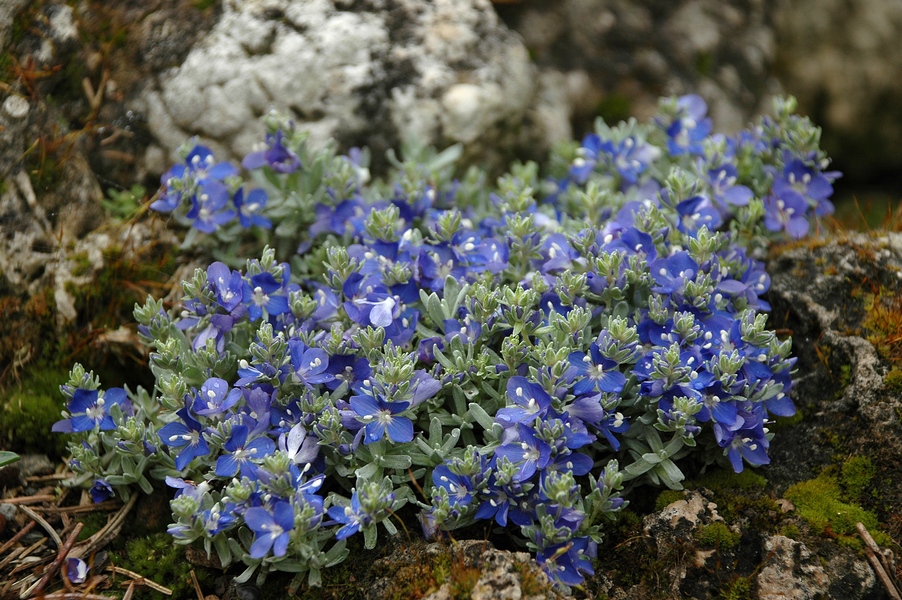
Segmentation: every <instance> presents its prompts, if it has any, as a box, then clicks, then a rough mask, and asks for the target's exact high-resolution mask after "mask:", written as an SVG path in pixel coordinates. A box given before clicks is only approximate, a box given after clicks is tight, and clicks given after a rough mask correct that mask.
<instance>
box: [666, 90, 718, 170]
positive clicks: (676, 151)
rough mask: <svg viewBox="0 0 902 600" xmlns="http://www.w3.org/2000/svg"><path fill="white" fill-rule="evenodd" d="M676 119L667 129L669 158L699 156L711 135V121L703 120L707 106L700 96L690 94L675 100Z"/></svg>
mask: <svg viewBox="0 0 902 600" xmlns="http://www.w3.org/2000/svg"><path fill="white" fill-rule="evenodd" d="M677 108H678V112H677V115H676V118H675V119H674V120H673V122H672V123H671V124H670V125H669V126H668V127H667V137H668V139H667V150H668V152H670V154H671V156H679V155H681V154H701V153H702V152H703V150H704V146H703V142H704V140H705V138H707V137H708V134H710V133H711V119H708V118H705V114H706V113H707V112H708V105H707V104H706V103H705V101H704V100H703V99H702V97H701V96H697V95H695V94H690V95H687V96H681V97H680V98H678V99H677Z"/></svg>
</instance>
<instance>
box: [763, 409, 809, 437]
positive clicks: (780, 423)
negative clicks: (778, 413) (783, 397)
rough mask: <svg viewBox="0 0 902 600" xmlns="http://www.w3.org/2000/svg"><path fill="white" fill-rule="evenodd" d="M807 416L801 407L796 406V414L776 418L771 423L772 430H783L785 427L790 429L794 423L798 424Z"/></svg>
mask: <svg viewBox="0 0 902 600" xmlns="http://www.w3.org/2000/svg"><path fill="white" fill-rule="evenodd" d="M804 418H805V414H804V413H803V412H802V409H801V408H796V414H794V415H792V416H791V417H777V418H776V419H774V422H773V423H772V424H771V425H770V430H771V431H774V432H776V431H781V430H783V429H789V428H790V427H793V426H794V425H798V424H799V423H801V422H802V420H803V419H804Z"/></svg>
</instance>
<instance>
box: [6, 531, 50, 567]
mask: <svg viewBox="0 0 902 600" xmlns="http://www.w3.org/2000/svg"><path fill="white" fill-rule="evenodd" d="M46 543H47V538H45V537H42V538H41V539H39V540H38V541H36V542H35V543H33V544H32V545H31V546H29V547H28V548H24V549H23V548H18V549H17V550H13V551H12V552H11V553H10V555H9V556H7V557H6V558H4V559H3V562H0V567H5V566H6V565H7V564H9V563H11V562H12V561H13V560H21V559H23V558H25V557H26V556H28V555H29V554H31V553H32V552H34V551H35V550H37V549H38V548H40V547H41V546H43V545H44V544H46ZM30 566H32V565H29V564H26V565H25V566H22V565H19V566H18V567H16V568H15V569H13V570H12V571H11V573H18V572H19V571H22V570H24V569H27V568H28V567H30Z"/></svg>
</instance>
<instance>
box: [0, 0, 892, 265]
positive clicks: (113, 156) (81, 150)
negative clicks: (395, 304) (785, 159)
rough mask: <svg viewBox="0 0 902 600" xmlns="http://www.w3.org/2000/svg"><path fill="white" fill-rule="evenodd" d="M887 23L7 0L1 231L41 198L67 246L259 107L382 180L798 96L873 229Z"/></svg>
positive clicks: (523, 1)
mask: <svg viewBox="0 0 902 600" xmlns="http://www.w3.org/2000/svg"><path fill="white" fill-rule="evenodd" d="M900 32H902V2H899V1H898V0H857V1H856V2H849V1H848V0H792V1H790V0H556V1H549V0H493V1H492V0H315V1H314V0H246V1H242V2H238V1H235V0H227V1H226V0H147V1H143V0H142V1H137V0H123V1H117V2H109V1H99V0H69V1H63V0H3V1H2V2H0V104H2V109H0V179H2V181H3V184H2V186H3V187H2V189H0V191H2V192H3V194H0V228H3V231H4V232H5V234H6V238H7V241H8V238H9V233H10V231H11V230H17V231H21V230H23V229H24V230H29V227H31V221H33V220H34V218H36V217H34V215H32V214H31V213H32V212H33V206H35V205H37V206H40V207H41V208H42V210H43V213H44V215H43V217H40V218H43V219H44V220H45V221H46V223H42V224H40V225H41V227H40V228H39V229H42V230H52V231H56V232H57V234H58V235H59V236H60V237H61V238H65V237H67V236H71V237H74V238H78V237H79V236H82V235H84V234H85V233H86V232H87V231H90V230H91V229H93V228H94V227H96V225H97V223H98V222H99V221H101V220H102V218H103V211H102V210H101V206H102V202H105V203H106V204H107V206H111V205H115V204H116V203H121V204H123V206H120V209H119V210H120V212H121V213H123V214H125V213H126V212H127V210H128V209H129V208H130V207H132V208H133V207H134V205H136V204H137V203H140V201H142V200H145V199H146V198H147V197H149V195H151V194H153V193H154V192H155V191H156V189H157V187H158V185H159V176H160V175H161V174H162V173H163V172H165V170H166V169H167V168H168V167H169V165H170V164H172V162H173V161H175V160H176V158H177V149H178V148H179V146H180V145H181V144H183V143H185V142H186V141H187V140H188V139H190V138H192V137H194V136H196V137H197V138H198V139H199V140H200V141H201V142H203V143H205V144H207V145H209V146H210V147H211V148H213V149H214V151H215V152H216V153H217V156H218V157H221V158H224V159H225V158H231V159H236V158H238V157H240V156H242V155H243V154H244V153H246V152H248V151H250V150H251V149H252V148H253V144H254V143H257V142H259V140H261V139H262V134H263V125H262V123H261V119H260V117H261V116H263V115H265V114H267V113H268V112H269V111H270V110H271V109H277V110H280V111H282V112H284V113H286V114H287V115H289V116H290V117H291V118H292V119H294V120H295V122H296V123H298V124H299V125H300V126H301V127H304V128H306V129H308V130H309V131H310V132H311V140H312V141H313V142H314V143H325V142H326V140H327V139H330V138H331V139H334V140H336V141H337V143H338V145H339V146H340V147H341V148H342V149H347V148H349V147H351V146H364V145H365V146H368V147H370V148H371V150H372V155H373V157H374V164H373V169H374V171H375V172H376V173H378V171H379V169H380V168H381V167H382V166H384V160H383V157H384V155H385V151H386V150H388V149H389V148H396V147H398V146H399V145H400V143H401V142H402V141H404V140H406V139H410V138H412V137H413V138H416V139H418V140H419V141H420V142H424V143H427V144H433V145H436V146H445V145H449V144H452V143H461V144H463V145H464V148H465V153H464V160H465V161H469V162H471V163H479V164H483V165H486V166H489V167H494V168H499V167H501V166H503V165H506V164H507V163H508V162H509V161H510V160H511V159H514V158H519V159H535V160H540V161H541V160H542V159H543V158H544V157H547V154H548V152H549V150H550V148H551V147H553V145H554V144H555V143H556V142H559V141H561V140H564V139H570V138H576V139H580V138H581V137H582V136H583V135H584V134H585V133H587V132H588V131H590V130H591V128H592V123H593V121H594V119H595V118H596V117H598V116H601V117H603V118H604V119H605V120H606V121H609V122H617V121H619V120H621V119H625V118H628V117H630V116H635V117H637V118H638V119H640V120H643V119H647V118H649V117H650V116H651V115H652V114H653V113H654V110H655V107H656V104H657V101H658V98H659V97H660V96H662V95H679V94H687V93H697V94H700V95H701V96H702V97H703V98H705V100H706V101H707V102H708V106H709V111H710V114H711V116H712V118H713V120H714V126H715V130H717V131H721V132H725V133H729V132H733V131H736V130H738V129H740V128H741V127H743V126H745V125H746V124H747V123H748V122H749V121H750V120H751V119H752V118H753V117H754V116H755V115H758V114H760V113H762V112H764V113H766V112H768V111H769V110H770V106H771V99H772V98H773V97H774V96H775V95H779V94H792V95H794V96H796V97H797V98H798V100H799V109H800V112H802V113H803V114H806V115H808V116H810V117H811V119H812V120H813V121H814V122H815V123H816V124H818V125H820V126H821V127H822V128H823V139H822V146H823V148H824V149H825V150H826V151H827V152H828V154H829V155H830V156H831V157H832V158H833V159H834V163H833V166H834V167H835V168H836V169H838V170H840V171H842V172H843V173H844V176H843V178H842V179H840V180H839V181H838V182H837V183H836V196H835V200H836V201H837V204H838V206H839V213H841V214H843V215H849V214H851V215H852V216H853V217H855V216H856V215H858V213H862V214H863V215H864V216H867V217H868V218H869V219H871V221H872V222H873V223H877V222H879V221H880V220H882V219H883V217H884V215H885V212H886V210H887V209H888V208H890V207H892V206H893V205H894V204H895V203H897V202H898V200H899V199H900V198H902V183H900V178H899V173H902V151H900V141H902V102H900V101H899V99H900V98H902V45H900V44H899V43H898V36H899V33H900ZM26 179H27V180H28V181H26ZM29 186H30V188H31V190H30V191H29V190H26V189H25V188H26V187H29ZM32 197H34V201H32V200H31V198H32ZM129 202H131V204H130V205H129V204H128V203H129ZM856 202H857V204H856ZM111 203H112V204H111ZM858 216H861V215H858ZM39 220H40V219H39ZM23 223H24V225H23ZM14 224H15V225H14ZM36 231H37V230H36ZM8 247H9V246H8V244H7V248H8ZM0 262H2V261H0ZM2 267H3V265H0V268H2ZM4 270H6V271H8V270H9V269H4Z"/></svg>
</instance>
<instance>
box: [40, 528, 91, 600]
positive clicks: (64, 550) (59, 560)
mask: <svg viewBox="0 0 902 600" xmlns="http://www.w3.org/2000/svg"><path fill="white" fill-rule="evenodd" d="M84 526H85V524H84V523H77V524H76V525H75V528H74V529H73V530H72V533H70V534H69V537H68V538H66V543H65V544H62V546H61V547H60V551H59V553H58V554H57V555H56V559H54V561H53V562H52V563H50V566H49V567H47V569H45V570H44V576H43V577H42V578H41V580H40V581H39V582H38V585H37V587H36V588H34V589H33V590H30V591H31V593H33V594H35V595H39V594H40V593H41V592H42V591H43V590H44V588H45V587H46V586H47V584H48V583H49V582H50V578H51V577H53V575H54V573H56V571H57V569H59V568H60V565H62V564H63V561H64V560H66V556H67V555H68V554H69V551H70V550H71V549H72V546H74V545H75V540H77V539H78V534H79V533H81V530H82V528H83V527H84Z"/></svg>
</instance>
